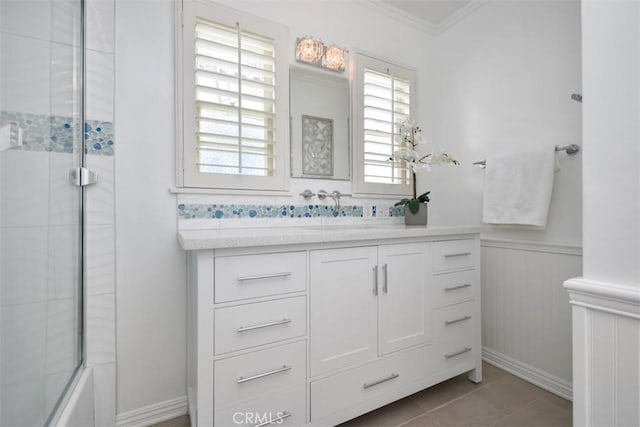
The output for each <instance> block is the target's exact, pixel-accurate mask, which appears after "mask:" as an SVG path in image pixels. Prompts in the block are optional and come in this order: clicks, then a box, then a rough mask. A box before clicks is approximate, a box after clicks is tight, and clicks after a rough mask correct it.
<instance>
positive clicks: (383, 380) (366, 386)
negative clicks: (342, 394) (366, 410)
mask: <svg viewBox="0 0 640 427" xmlns="http://www.w3.org/2000/svg"><path fill="white" fill-rule="evenodd" d="M399 376H400V374H391V375H389V376H388V377H386V378H383V379H381V380H377V381H374V382H372V383H364V384H362V388H364V389H365V390H366V389H368V388H371V387H373V386H375V385H378V384H382V383H386V382H387V381H391V380H394V379H396V378H398V377H399Z"/></svg>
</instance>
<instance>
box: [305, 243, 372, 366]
mask: <svg viewBox="0 0 640 427" xmlns="http://www.w3.org/2000/svg"><path fill="white" fill-rule="evenodd" d="M376 259H377V248H376V247H375V246H373V247H370V246H367V247H358V248H346V249H328V250H318V251H312V252H311V257H310V283H311V287H310V292H311V295H310V298H309V299H310V301H311V302H310V318H311V325H310V331H309V332H310V346H311V351H310V355H311V375H312V376H315V375H318V374H321V373H324V372H329V371H332V370H335V369H339V368H344V367H346V366H350V365H353V364H356V363H360V362H364V361H367V360H371V359H374V358H375V357H376V356H377V346H376V341H377V302H376V298H377V297H376V293H377V291H376V289H375V288H376V285H377V282H376V280H377V277H376V274H375V273H376Z"/></svg>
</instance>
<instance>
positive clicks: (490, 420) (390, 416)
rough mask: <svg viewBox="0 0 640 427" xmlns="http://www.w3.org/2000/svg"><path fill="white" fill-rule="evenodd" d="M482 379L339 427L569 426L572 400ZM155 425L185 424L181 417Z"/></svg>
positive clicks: (500, 378)
mask: <svg viewBox="0 0 640 427" xmlns="http://www.w3.org/2000/svg"><path fill="white" fill-rule="evenodd" d="M483 369H484V380H483V382H482V383H481V384H473V383H472V382H470V381H469V380H467V378H466V376H465V375H461V376H459V377H455V378H452V379H450V380H448V381H445V382H443V383H440V384H438V385H436V386H434V387H431V388H429V389H427V390H423V391H421V392H418V393H416V394H413V395H411V396H407V397H406V398H404V399H402V400H398V401H397V402H394V403H391V404H389V405H387V406H384V407H382V408H380V409H377V410H375V411H373V412H369V413H368V414H364V415H362V416H361V417H358V418H355V419H353V420H351V421H348V422H346V423H344V424H341V425H340V426H341V427H462V426H472V427H493V426H495V427H525V426H526V427H570V426H571V425H572V416H571V411H572V406H571V402H569V401H567V400H565V399H562V398H560V397H557V396H555V395H553V394H551V393H549V392H547V391H545V390H542V389H541V388H538V387H536V386H534V385H532V384H529V383H527V382H525V381H522V380H521V379H519V378H516V377H514V376H513V375H511V374H508V373H506V372H504V371H502V370H501V369H498V368H495V367H493V366H491V365H489V364H487V363H485V364H484V367H483ZM155 427H189V417H188V416H186V415H185V416H183V417H179V418H174V419H172V420H169V421H165V422H163V423H160V424H156V425H155Z"/></svg>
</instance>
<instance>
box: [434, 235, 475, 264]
mask: <svg viewBox="0 0 640 427" xmlns="http://www.w3.org/2000/svg"><path fill="white" fill-rule="evenodd" d="M432 248H433V250H432V253H433V271H434V272H438V271H449V270H461V269H465V268H473V267H475V263H476V241H475V239H463V240H446V241H439V242H433V246H432Z"/></svg>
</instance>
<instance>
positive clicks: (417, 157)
mask: <svg viewBox="0 0 640 427" xmlns="http://www.w3.org/2000/svg"><path fill="white" fill-rule="evenodd" d="M397 127H398V133H397V134H396V136H395V141H396V144H397V145H398V146H400V147H401V148H399V149H398V150H396V151H394V153H393V156H391V157H390V158H389V160H391V161H393V162H400V163H402V164H404V165H406V166H407V168H408V169H410V170H411V188H412V190H413V198H411V199H402V200H400V201H399V202H398V203H396V204H395V206H401V205H406V207H408V208H409V210H410V211H411V212H412V213H414V214H416V213H418V210H419V209H420V204H421V203H427V202H429V200H430V199H429V194H430V193H431V192H430V191H427V192H426V193H423V194H421V195H419V196H418V194H417V191H416V173H417V172H418V171H419V170H421V169H426V170H428V171H429V170H431V165H437V164H444V163H453V164H454V165H459V164H460V163H459V162H458V161H457V160H456V159H454V158H453V157H451V156H450V155H449V154H448V153H446V152H445V151H444V150H439V151H437V152H436V151H430V152H428V153H426V154H420V153H419V152H418V147H419V146H422V145H425V144H426V141H425V140H424V138H423V137H422V129H421V128H420V126H418V124H417V123H416V122H415V121H414V120H411V119H406V120H403V121H400V122H398V123H397Z"/></svg>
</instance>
